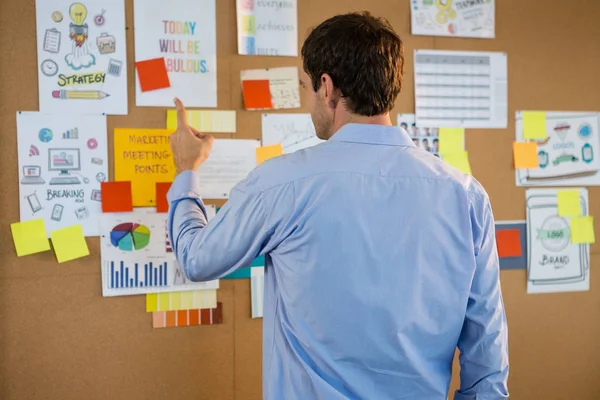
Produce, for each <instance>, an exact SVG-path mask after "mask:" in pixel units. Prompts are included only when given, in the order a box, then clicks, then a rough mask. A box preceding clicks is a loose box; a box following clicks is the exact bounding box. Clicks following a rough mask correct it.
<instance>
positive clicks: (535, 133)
mask: <svg viewBox="0 0 600 400" xmlns="http://www.w3.org/2000/svg"><path fill="white" fill-rule="evenodd" d="M522 116H523V138H525V139H546V138H547V137H548V132H547V131H546V113H545V112H544V111H523V115H522Z"/></svg>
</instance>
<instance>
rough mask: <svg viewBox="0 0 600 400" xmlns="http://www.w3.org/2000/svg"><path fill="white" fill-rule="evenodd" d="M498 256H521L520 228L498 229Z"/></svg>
mask: <svg viewBox="0 0 600 400" xmlns="http://www.w3.org/2000/svg"><path fill="white" fill-rule="evenodd" d="M496 245H497V247H498V257H500V258H504V257H521V255H522V254H523V251H522V249H521V232H520V231H519V230H518V229H502V230H497V231H496Z"/></svg>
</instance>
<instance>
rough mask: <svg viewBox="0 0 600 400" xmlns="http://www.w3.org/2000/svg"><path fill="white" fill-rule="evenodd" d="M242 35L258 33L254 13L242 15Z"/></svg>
mask: <svg viewBox="0 0 600 400" xmlns="http://www.w3.org/2000/svg"><path fill="white" fill-rule="evenodd" d="M242 35H245V36H253V35H256V18H255V17H254V15H242Z"/></svg>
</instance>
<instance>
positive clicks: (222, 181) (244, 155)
mask: <svg viewBox="0 0 600 400" xmlns="http://www.w3.org/2000/svg"><path fill="white" fill-rule="evenodd" d="M259 146H260V141H259V140H242V139H215V141H214V143H213V147H212V151H211V152H210V156H209V157H208V159H207V160H206V161H205V162H204V163H203V164H202V165H201V166H200V168H199V169H198V174H199V176H200V195H201V196H202V197H203V198H204V199H226V198H228V197H229V193H230V192H231V189H233V187H234V186H235V185H237V184H238V183H239V182H240V181H242V180H243V179H245V178H246V177H247V176H248V174H249V173H250V171H252V170H253V169H254V168H255V167H256V148H257V147H259Z"/></svg>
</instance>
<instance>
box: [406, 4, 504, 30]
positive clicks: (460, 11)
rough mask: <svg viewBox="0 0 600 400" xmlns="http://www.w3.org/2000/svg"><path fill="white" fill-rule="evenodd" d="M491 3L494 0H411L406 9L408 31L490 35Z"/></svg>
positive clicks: (492, 15)
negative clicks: (409, 15) (407, 13)
mask: <svg viewBox="0 0 600 400" xmlns="http://www.w3.org/2000/svg"><path fill="white" fill-rule="evenodd" d="M457 3H460V4H457ZM494 3H495V2H494V0H478V1H460V2H457V1H456V0H435V1H434V0H425V1H416V0H415V1H412V2H411V9H410V11H411V31H412V34H413V35H429V36H456V37H476V38H493V37H494V25H495V23H494V18H495V15H494V14H495V12H494V11H495V10H494V7H495V5H494Z"/></svg>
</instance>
